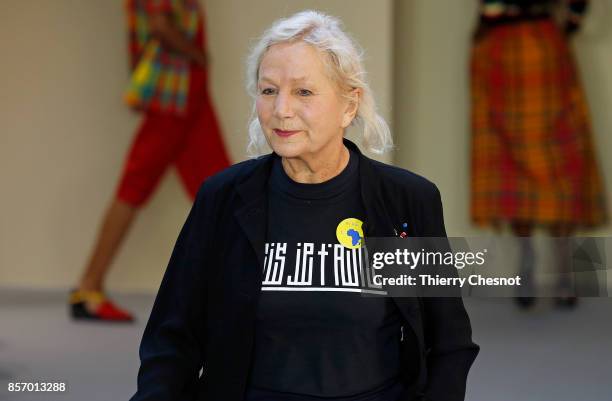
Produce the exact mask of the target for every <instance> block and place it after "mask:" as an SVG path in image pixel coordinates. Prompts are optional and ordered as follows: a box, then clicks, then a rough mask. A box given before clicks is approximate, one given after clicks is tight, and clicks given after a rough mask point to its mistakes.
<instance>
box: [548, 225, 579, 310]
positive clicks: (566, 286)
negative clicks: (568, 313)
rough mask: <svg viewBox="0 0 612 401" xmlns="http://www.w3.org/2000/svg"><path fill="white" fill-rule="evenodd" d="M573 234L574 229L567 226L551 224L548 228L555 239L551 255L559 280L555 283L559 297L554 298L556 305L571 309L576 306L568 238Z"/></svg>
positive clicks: (569, 240)
mask: <svg viewBox="0 0 612 401" xmlns="http://www.w3.org/2000/svg"><path fill="white" fill-rule="evenodd" d="M573 232H574V227H573V226H572V225H568V224H561V223H560V224H553V225H552V226H550V235H551V236H552V237H556V238H555V239H554V243H553V254H554V255H555V262H556V265H557V273H558V274H559V280H558V282H557V291H558V293H559V295H558V296H557V297H556V302H557V305H559V306H566V307H573V306H575V305H576V302H577V299H576V296H575V294H574V292H575V289H574V288H573V280H572V261H571V257H572V253H571V252H572V250H571V239H570V236H571V235H572V234H573Z"/></svg>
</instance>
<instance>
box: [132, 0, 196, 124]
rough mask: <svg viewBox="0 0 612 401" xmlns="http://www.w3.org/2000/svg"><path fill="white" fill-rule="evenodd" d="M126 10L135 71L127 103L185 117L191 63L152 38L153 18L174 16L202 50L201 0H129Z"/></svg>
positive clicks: (139, 108) (178, 25)
mask: <svg viewBox="0 0 612 401" xmlns="http://www.w3.org/2000/svg"><path fill="white" fill-rule="evenodd" d="M125 8H126V13H127V18H128V30H129V51H130V65H131V67H132V76H131V79H130V83H129V85H128V88H127V90H126V91H125V93H124V100H125V102H126V103H127V104H128V105H129V106H130V107H133V108H134V109H137V110H154V111H159V112H167V113H174V114H179V115H180V114H183V113H185V111H186V106H187V98H188V90H189V75H190V61H189V60H188V59H187V58H186V57H185V56H183V55H180V54H177V53H175V52H173V51H171V50H169V49H167V48H165V47H164V46H162V44H161V43H160V42H159V40H158V39H156V38H154V37H152V36H151V34H150V29H149V17H150V16H151V15H152V14H154V13H165V14H170V15H172V18H173V19H174V22H175V24H176V26H177V27H179V28H181V29H182V30H183V32H184V33H185V35H187V37H189V38H191V39H192V40H194V41H195V43H196V44H198V45H199V46H200V47H202V46H203V45H204V33H203V16H202V11H201V9H200V7H199V4H198V0H126V2H125Z"/></svg>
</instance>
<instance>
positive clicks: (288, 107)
mask: <svg viewBox="0 0 612 401" xmlns="http://www.w3.org/2000/svg"><path fill="white" fill-rule="evenodd" d="M274 115H275V116H276V117H277V118H288V117H293V106H292V104H291V98H290V96H289V95H288V94H283V93H279V94H278V95H277V96H276V99H275V101H274Z"/></svg>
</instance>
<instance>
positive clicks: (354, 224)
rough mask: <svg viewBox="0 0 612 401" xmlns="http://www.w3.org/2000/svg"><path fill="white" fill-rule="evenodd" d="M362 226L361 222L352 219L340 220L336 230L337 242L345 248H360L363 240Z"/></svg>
mask: <svg viewBox="0 0 612 401" xmlns="http://www.w3.org/2000/svg"><path fill="white" fill-rule="evenodd" d="M362 225H363V222H362V221H361V220H359V219H356V218H353V217H349V218H348V219H344V220H342V221H341V222H340V223H339V224H338V227H337V228H336V237H337V238H338V242H340V243H341V244H342V245H344V246H345V247H347V248H351V249H356V248H360V247H361V245H362V240H363V229H362Z"/></svg>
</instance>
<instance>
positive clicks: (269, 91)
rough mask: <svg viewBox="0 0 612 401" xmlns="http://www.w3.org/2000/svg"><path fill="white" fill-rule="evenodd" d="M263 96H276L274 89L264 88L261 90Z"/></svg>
mask: <svg viewBox="0 0 612 401" xmlns="http://www.w3.org/2000/svg"><path fill="white" fill-rule="evenodd" d="M261 94H262V95H273V94H274V89H272V88H263V89H262V90H261Z"/></svg>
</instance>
